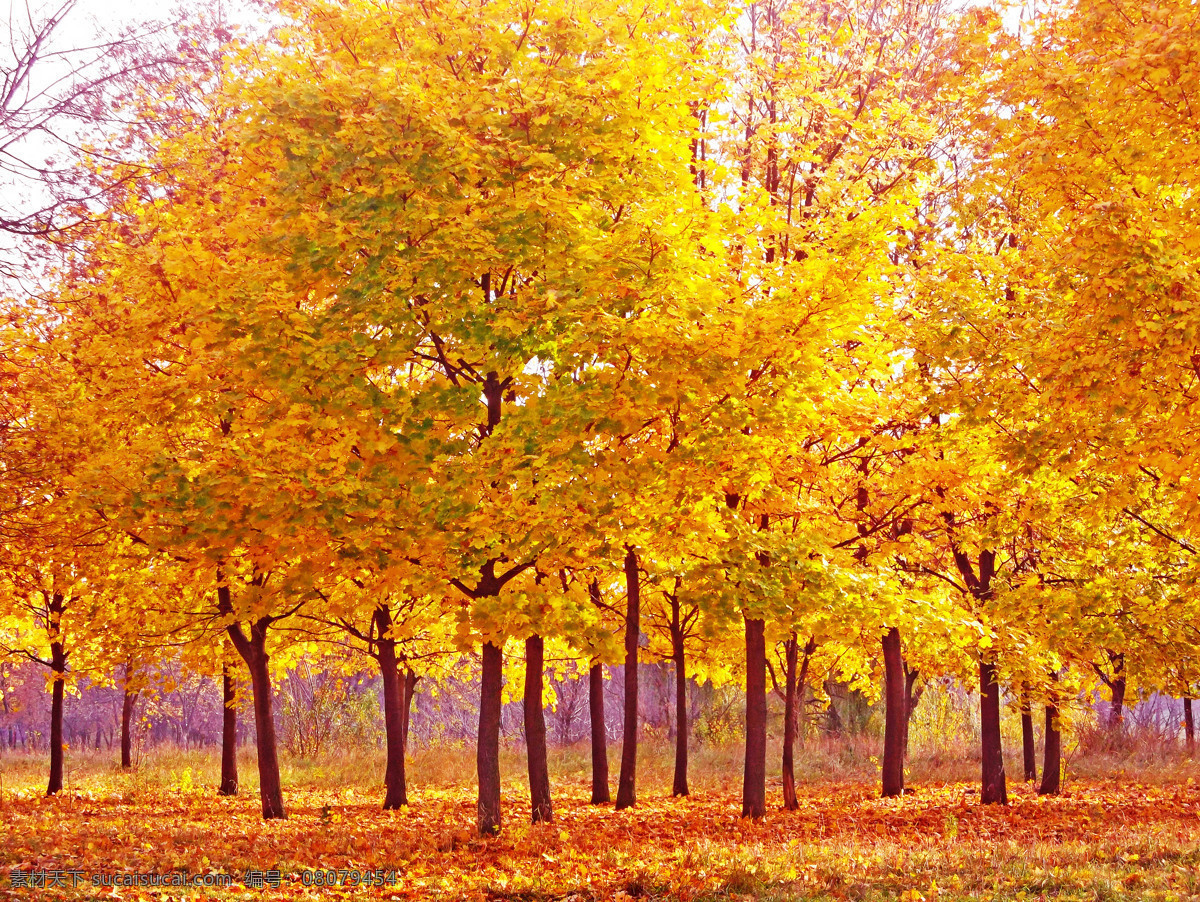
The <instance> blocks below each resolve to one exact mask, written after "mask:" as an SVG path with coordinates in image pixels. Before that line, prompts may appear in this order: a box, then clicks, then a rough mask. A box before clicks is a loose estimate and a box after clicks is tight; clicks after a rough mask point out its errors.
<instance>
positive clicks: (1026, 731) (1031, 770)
mask: <svg viewBox="0 0 1200 902" xmlns="http://www.w3.org/2000/svg"><path fill="white" fill-rule="evenodd" d="M1021 753H1022V758H1023V759H1024V761H1023V763H1024V765H1025V782H1026V783H1033V782H1034V781H1035V780H1037V748H1036V747H1035V745H1034V741H1033V709H1032V707H1031V706H1030V704H1029V684H1028V683H1025V684H1023V685H1022V686H1021Z"/></svg>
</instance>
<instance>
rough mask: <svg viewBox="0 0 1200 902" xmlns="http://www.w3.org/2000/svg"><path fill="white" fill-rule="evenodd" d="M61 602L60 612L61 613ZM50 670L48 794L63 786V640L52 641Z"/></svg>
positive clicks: (64, 680) (65, 671)
mask: <svg viewBox="0 0 1200 902" xmlns="http://www.w3.org/2000/svg"><path fill="white" fill-rule="evenodd" d="M61 610H62V609H61V604H60V606H59V613H60V614H61ZM50 670H51V672H52V674H53V680H54V685H53V686H52V687H51V690H50V780H49V782H48V783H47V785H46V795H48V796H52V795H57V794H58V793H60V792H62V788H63V701H64V698H65V695H66V676H67V653H66V650H65V649H64V648H63V644H62V643H61V642H51V643H50Z"/></svg>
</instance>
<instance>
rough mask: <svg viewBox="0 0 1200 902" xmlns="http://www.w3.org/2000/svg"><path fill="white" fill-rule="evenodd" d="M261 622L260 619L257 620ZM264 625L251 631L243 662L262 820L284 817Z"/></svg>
mask: <svg viewBox="0 0 1200 902" xmlns="http://www.w3.org/2000/svg"><path fill="white" fill-rule="evenodd" d="M259 622H260V623H261V621H259ZM266 638H267V637H266V625H265V624H264V625H263V626H262V627H261V628H256V629H254V630H253V631H252V634H251V639H250V644H249V651H250V654H249V655H248V656H247V660H246V664H247V666H248V667H249V668H250V688H251V691H252V693H253V695H254V738H255V743H256V745H257V746H258V784H259V795H260V796H261V797H262V812H263V819H264V820H277V819H283V818H286V817H287V811H286V810H285V809H284V807H283V785H282V783H281V781H280V779H279V744H278V742H277V741H276V738H275V713H274V711H273V710H272V699H271V671H270V668H269V666H268V665H269V663H270V656H269V655H268V654H267V650H266Z"/></svg>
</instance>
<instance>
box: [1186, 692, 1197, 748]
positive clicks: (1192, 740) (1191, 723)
mask: <svg viewBox="0 0 1200 902" xmlns="http://www.w3.org/2000/svg"><path fill="white" fill-rule="evenodd" d="M1183 735H1184V738H1185V740H1186V741H1187V754H1188V757H1189V758H1191V757H1192V756H1193V755H1195V754H1196V720H1195V718H1194V717H1193V716H1192V700H1191V699H1190V698H1185V699H1184V700H1183Z"/></svg>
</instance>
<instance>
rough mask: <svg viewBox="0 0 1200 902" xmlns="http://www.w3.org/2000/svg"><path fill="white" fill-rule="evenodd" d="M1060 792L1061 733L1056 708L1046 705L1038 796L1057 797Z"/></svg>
mask: <svg viewBox="0 0 1200 902" xmlns="http://www.w3.org/2000/svg"><path fill="white" fill-rule="evenodd" d="M1061 790H1062V733H1061V732H1060V731H1059V724H1058V708H1057V707H1055V706H1054V705H1052V704H1049V705H1046V759H1045V761H1044V762H1043V763H1042V785H1041V786H1039V787H1038V795H1043V796H1049V795H1058V793H1059V792H1060V791H1061Z"/></svg>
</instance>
